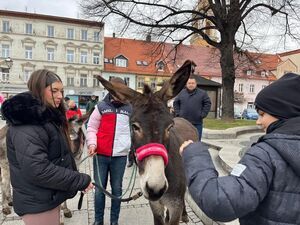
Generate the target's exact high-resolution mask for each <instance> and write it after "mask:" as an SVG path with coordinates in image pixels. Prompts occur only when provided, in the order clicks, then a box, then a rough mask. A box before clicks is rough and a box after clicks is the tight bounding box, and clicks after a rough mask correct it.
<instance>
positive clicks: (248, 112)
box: [242, 109, 258, 120]
mask: <svg viewBox="0 0 300 225" xmlns="http://www.w3.org/2000/svg"><path fill="white" fill-rule="evenodd" d="M242 118H243V119H247V120H257V119H258V113H257V112H256V110H255V109H244V111H243V113H242Z"/></svg>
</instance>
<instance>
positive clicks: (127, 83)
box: [124, 77, 130, 87]
mask: <svg viewBox="0 0 300 225" xmlns="http://www.w3.org/2000/svg"><path fill="white" fill-rule="evenodd" d="M129 80H130V78H129V77H124V81H125V84H126V85H127V86H128V87H129Z"/></svg>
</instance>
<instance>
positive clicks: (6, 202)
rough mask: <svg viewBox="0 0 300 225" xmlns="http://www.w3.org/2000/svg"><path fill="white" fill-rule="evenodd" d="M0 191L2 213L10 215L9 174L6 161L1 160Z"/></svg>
mask: <svg viewBox="0 0 300 225" xmlns="http://www.w3.org/2000/svg"><path fill="white" fill-rule="evenodd" d="M0 166H1V181H0V185H1V190H2V212H3V214H4V215H8V214H11V207H10V206H11V205H12V196H11V190H10V174H9V167H8V162H7V160H1V162H0Z"/></svg>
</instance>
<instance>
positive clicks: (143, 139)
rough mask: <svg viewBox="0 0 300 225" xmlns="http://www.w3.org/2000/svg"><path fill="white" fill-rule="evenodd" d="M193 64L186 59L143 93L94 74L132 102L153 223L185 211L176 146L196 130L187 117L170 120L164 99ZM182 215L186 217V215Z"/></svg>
mask: <svg viewBox="0 0 300 225" xmlns="http://www.w3.org/2000/svg"><path fill="white" fill-rule="evenodd" d="M194 66H195V64H194V63H193V62H192V61H189V60H188V61H186V62H185V63H184V64H183V65H182V66H181V67H180V68H179V69H178V70H177V71H176V72H175V74H174V75H173V76H172V77H171V79H170V80H169V81H168V82H165V84H164V85H163V87H162V88H161V90H160V91H157V92H155V93H153V92H152V90H151V89H150V88H149V86H147V85H144V91H143V94H142V93H139V92H137V91H134V90H132V89H130V88H129V87H127V86H126V85H122V84H119V83H113V82H109V81H107V80H105V79H104V78H102V77H100V76H98V77H97V79H98V80H99V81H100V82H101V83H102V85H103V86H104V87H105V88H106V89H107V90H108V91H109V92H110V93H111V94H112V95H113V96H115V97H117V98H118V99H119V100H120V101H122V102H126V101H127V102H130V103H131V104H132V107H133V112H132V115H131V118H130V125H131V130H132V134H131V135H132V147H133V149H134V151H135V157H136V163H137V167H138V171H139V176H140V187H141V189H142V192H143V195H144V197H145V198H146V199H148V200H149V203H150V207H151V210H152V213H153V218H154V224H155V225H165V224H168V225H178V224H179V222H180V218H181V215H182V214H183V212H185V210H184V208H185V206H184V195H185V191H186V183H185V182H186V181H185V175H184V169H183V164H182V158H181V156H180V154H179V147H180V145H181V144H182V143H183V141H185V140H188V139H192V140H194V141H197V140H198V134H197V131H196V129H195V128H194V127H193V126H192V125H191V124H190V123H189V122H187V121H186V120H184V119H174V120H173V117H172V116H171V114H170V113H169V111H168V108H167V100H169V99H171V98H173V97H175V96H176V95H177V94H178V93H179V92H180V91H181V90H182V88H183V87H184V86H185V84H186V82H187V80H188V78H189V76H190V74H191V72H192V71H193V68H194ZM182 128H183V129H182ZM165 209H167V211H166V213H165ZM185 213H186V212H185ZM184 216H185V217H186V218H185V219H184V220H185V221H186V220H187V215H186V214H185V215H184Z"/></svg>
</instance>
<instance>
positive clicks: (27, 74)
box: [23, 70, 31, 83]
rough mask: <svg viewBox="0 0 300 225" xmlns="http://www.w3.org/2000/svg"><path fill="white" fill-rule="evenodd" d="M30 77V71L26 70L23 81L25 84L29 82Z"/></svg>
mask: <svg viewBox="0 0 300 225" xmlns="http://www.w3.org/2000/svg"><path fill="white" fill-rule="evenodd" d="M30 75H31V71H30V70H24V76H23V80H24V82H25V83H27V81H28V80H29V77H30Z"/></svg>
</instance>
